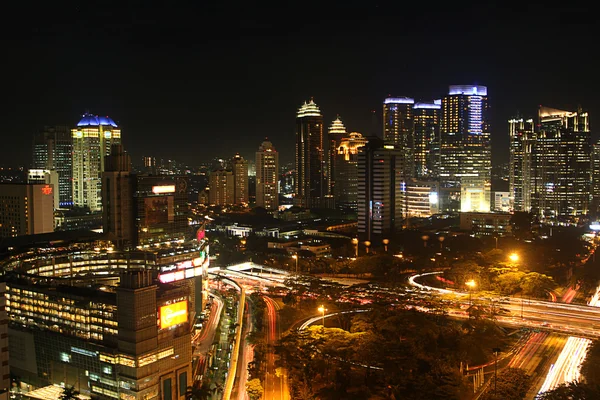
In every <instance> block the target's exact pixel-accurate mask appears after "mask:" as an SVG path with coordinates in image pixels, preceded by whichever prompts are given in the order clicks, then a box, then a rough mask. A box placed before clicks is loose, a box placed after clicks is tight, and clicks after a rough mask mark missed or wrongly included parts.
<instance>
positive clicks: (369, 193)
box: [357, 138, 406, 241]
mask: <svg viewBox="0 0 600 400" xmlns="http://www.w3.org/2000/svg"><path fill="white" fill-rule="evenodd" d="M402 160H403V151H402V150H400V149H396V148H395V147H394V146H393V145H385V146H384V144H383V142H382V141H381V139H378V138H369V142H368V143H367V145H366V146H364V147H362V148H361V149H360V150H359V153H358V196H357V197H358V200H357V202H358V236H359V238H360V239H361V240H369V241H373V240H378V239H383V238H384V237H385V236H386V235H388V234H389V233H391V232H394V231H396V230H397V229H400V228H401V227H402V220H403V216H402V210H403V207H404V204H403V203H404V191H405V190H406V184H405V182H404V181H403V179H402V166H403V161H402Z"/></svg>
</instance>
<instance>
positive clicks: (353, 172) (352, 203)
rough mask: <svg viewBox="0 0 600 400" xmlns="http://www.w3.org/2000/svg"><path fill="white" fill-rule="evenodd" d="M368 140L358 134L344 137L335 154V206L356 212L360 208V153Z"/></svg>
mask: <svg viewBox="0 0 600 400" xmlns="http://www.w3.org/2000/svg"><path fill="white" fill-rule="evenodd" d="M367 142H368V140H367V138H365V137H363V135H361V134H360V133H358V132H352V133H350V135H347V136H345V137H343V138H342V139H341V140H340V144H339V146H338V148H337V152H336V154H335V176H334V178H335V182H336V184H335V186H334V189H335V191H334V196H335V204H337V205H338V206H339V207H341V208H349V209H352V210H354V211H356V210H357V207H358V152H359V151H360V149H361V148H362V147H364V146H366V144H367Z"/></svg>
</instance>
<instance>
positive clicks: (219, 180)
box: [208, 169, 235, 206]
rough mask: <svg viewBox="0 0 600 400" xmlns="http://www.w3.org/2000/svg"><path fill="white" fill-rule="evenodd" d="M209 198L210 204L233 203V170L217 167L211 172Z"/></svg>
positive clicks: (223, 204)
mask: <svg viewBox="0 0 600 400" xmlns="http://www.w3.org/2000/svg"><path fill="white" fill-rule="evenodd" d="M209 187H210V191H209V192H208V198H209V202H210V204H214V205H217V206H225V205H230V204H233V199H234V198H235V197H234V192H235V184H234V178H233V172H232V171H230V170H226V169H217V170H215V171H213V172H211V173H210V177H209Z"/></svg>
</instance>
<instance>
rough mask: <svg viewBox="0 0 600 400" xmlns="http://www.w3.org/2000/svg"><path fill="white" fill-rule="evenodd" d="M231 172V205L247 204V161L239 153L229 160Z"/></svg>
mask: <svg viewBox="0 0 600 400" xmlns="http://www.w3.org/2000/svg"><path fill="white" fill-rule="evenodd" d="M231 169H232V171H233V185H234V187H233V190H234V194H233V203H232V204H239V205H247V204H248V161H247V160H245V159H244V157H242V156H240V154H239V153H236V155H235V156H234V157H233V159H232V160H231Z"/></svg>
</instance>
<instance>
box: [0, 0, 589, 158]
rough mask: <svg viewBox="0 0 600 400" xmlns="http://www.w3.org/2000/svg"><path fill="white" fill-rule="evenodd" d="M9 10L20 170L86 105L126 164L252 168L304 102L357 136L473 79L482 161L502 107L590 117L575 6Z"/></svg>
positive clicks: (58, 5) (69, 6) (496, 149)
mask: <svg viewBox="0 0 600 400" xmlns="http://www.w3.org/2000/svg"><path fill="white" fill-rule="evenodd" d="M15 3H19V5H18V6H17V5H12V6H13V7H20V9H18V10H14V11H12V10H11V13H12V14H11V13H5V14H4V16H5V18H7V19H8V20H7V22H6V23H5V26H4V27H3V28H2V29H3V35H2V48H3V56H4V57H3V66H4V68H3V70H4V73H3V85H2V86H3V96H2V103H3V104H2V114H3V121H4V123H3V125H4V127H3V131H4V135H3V137H4V138H6V140H8V141H9V142H10V144H11V145H10V146H3V147H2V149H1V150H0V165H4V166H11V165H27V164H28V163H29V160H30V157H31V154H30V153H31V138H32V135H33V133H35V132H36V131H38V130H39V129H40V128H41V127H42V126H43V125H46V124H47V125H51V124H69V125H74V124H75V123H76V122H77V121H78V119H79V115H80V114H82V113H83V112H85V111H86V110H89V111H90V112H92V113H94V114H100V115H109V116H110V117H111V118H113V119H114V120H115V121H116V122H117V123H118V124H119V125H120V126H121V128H122V134H123V138H124V144H125V148H126V150H128V151H129V152H130V153H131V154H132V156H133V159H134V163H136V164H139V163H140V159H141V157H142V156H143V155H153V156H157V157H159V158H161V157H162V158H165V159H166V158H174V159H176V160H180V161H182V162H186V163H190V164H194V165H196V164H199V163H200V162H202V161H208V160H210V159H212V158H213V157H215V156H219V157H231V156H233V154H234V153H235V152H236V151H239V152H240V153H241V154H242V155H244V156H245V157H250V158H251V159H254V152H255V151H256V149H257V148H258V146H259V145H260V143H261V142H262V140H263V139H264V137H266V136H268V137H269V138H270V139H271V140H272V142H273V144H274V145H275V147H276V148H277V149H278V150H279V151H280V152H281V153H282V159H283V161H291V160H292V157H293V149H294V145H293V143H294V128H295V112H296V109H297V107H298V106H299V105H300V104H301V103H302V102H303V101H304V100H307V99H310V97H314V100H315V102H316V103H317V104H318V105H319V106H320V108H321V111H322V112H323V113H324V116H325V121H326V123H327V125H329V123H330V121H331V120H333V119H334V118H335V116H336V114H340V116H341V118H342V120H343V121H344V123H345V124H346V127H347V128H348V129H349V130H352V131H358V132H362V133H372V131H373V129H374V128H373V116H372V111H373V110H376V112H377V117H378V118H381V108H382V106H381V104H382V101H383V99H384V98H385V97H386V96H387V95H388V94H391V95H393V96H411V97H415V98H416V99H417V100H419V99H421V100H430V99H433V98H440V97H441V96H443V95H444V94H445V93H446V91H447V87H448V85H451V84H480V85H486V86H488V93H489V98H490V104H491V106H492V109H493V115H492V138H493V158H494V162H496V163H497V162H505V161H507V160H508V150H507V145H508V133H507V123H506V120H507V119H508V118H509V117H510V116H511V115H512V114H513V113H515V112H516V111H521V112H522V113H523V114H526V115H531V116H533V115H534V113H535V112H536V107H537V105H538V104H544V105H548V106H551V107H555V108H566V109H575V108H576V107H577V105H578V104H581V106H582V107H583V108H584V109H587V110H589V111H590V114H591V126H592V131H594V130H595V126H596V125H595V121H596V116H599V115H600V100H599V96H598V93H599V91H600V85H599V77H598V74H599V72H600V68H599V67H600V65H599V64H600V57H599V55H598V48H599V46H598V44H597V43H595V42H594V36H595V35H596V34H598V28H595V29H594V27H593V23H594V22H595V18H596V12H595V10H593V9H592V7H591V6H590V7H586V6H583V5H581V4H579V2H563V3H564V4H573V5H572V6H563V7H570V8H563V9H559V8H552V7H555V6H548V5H541V4H539V5H525V2H513V3H511V2H502V3H499V5H497V6H495V5H488V4H485V3H486V2H479V3H469V2H456V1H453V2H444V5H439V4H437V3H438V2H427V1H414V2H412V3H410V5H407V3H408V2H404V1H386V2H375V1H345V2H337V3H336V2H322V1H316V0H313V1H294V2H278V3H275V4H270V3H263V2H252V1H247V2H243V3H237V2H221V1H218V2H217V1H215V2H213V1H202V0H200V1H195V2H193V3H191V2H190V3H184V2H180V1H170V2H153V3H152V2H135V3H126V2H115V3H110V2H97V1H77V2H75V1H73V2H70V1H66V2H63V1H58V2H45V3H40V4H37V3H26V2H15ZM379 134H380V135H381V133H380V132H379ZM594 139H596V137H595V136H594Z"/></svg>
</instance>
